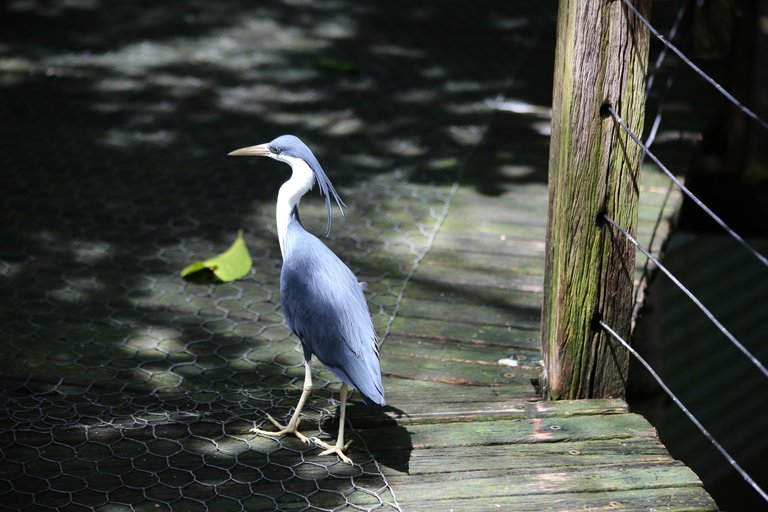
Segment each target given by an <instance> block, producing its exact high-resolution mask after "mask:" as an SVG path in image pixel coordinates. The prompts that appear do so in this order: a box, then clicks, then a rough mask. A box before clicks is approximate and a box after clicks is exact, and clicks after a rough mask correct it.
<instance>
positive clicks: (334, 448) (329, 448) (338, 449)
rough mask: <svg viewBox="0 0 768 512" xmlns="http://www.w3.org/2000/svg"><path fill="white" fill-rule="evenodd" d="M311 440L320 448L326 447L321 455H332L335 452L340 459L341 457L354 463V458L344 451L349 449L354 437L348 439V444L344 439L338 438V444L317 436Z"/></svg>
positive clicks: (349, 462) (348, 462)
mask: <svg viewBox="0 0 768 512" xmlns="http://www.w3.org/2000/svg"><path fill="white" fill-rule="evenodd" d="M310 440H311V441H312V443H314V444H315V445H316V446H319V447H320V448H325V449H324V450H323V451H322V452H320V455H331V454H334V453H335V454H336V455H337V456H338V457H339V459H341V461H342V462H346V463H347V464H352V459H350V458H349V457H347V455H346V454H345V453H344V452H345V451H347V448H349V445H351V444H352V439H350V440H349V441H347V443H346V444H344V440H343V439H338V440H337V441H336V444H334V445H330V444H328V443H326V442H325V441H321V440H320V439H318V438H316V437H312V438H310Z"/></svg>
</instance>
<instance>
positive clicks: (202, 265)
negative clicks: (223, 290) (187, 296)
mask: <svg viewBox="0 0 768 512" xmlns="http://www.w3.org/2000/svg"><path fill="white" fill-rule="evenodd" d="M251 266H253V261H252V260H251V255H250V253H249V252H248V248H247V247H246V246H245V241H244V240H243V232H242V230H241V231H238V233H237V239H235V242H234V243H233V244H232V245H231V246H230V248H229V249H227V250H226V251H224V252H223V253H221V254H219V255H217V256H214V257H213V258H208V259H207V260H204V261H196V262H194V263H192V264H190V265H187V266H186V267H184V270H182V271H181V277H186V276H188V275H190V274H194V273H195V272H199V271H201V270H204V269H209V270H210V271H211V272H213V273H214V275H215V276H216V277H218V278H219V279H220V280H222V281H223V282H225V283H226V282H229V281H234V280H235V279H240V278H241V277H243V276H244V275H246V274H247V273H248V272H249V271H250V270H251Z"/></svg>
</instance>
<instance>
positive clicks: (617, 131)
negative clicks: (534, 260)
mask: <svg viewBox="0 0 768 512" xmlns="http://www.w3.org/2000/svg"><path fill="white" fill-rule="evenodd" d="M633 1H634V2H635V5H636V6H637V7H638V8H639V10H640V12H642V13H644V15H646V14H647V13H648V10H649V5H648V4H649V1H648V0H633ZM648 39H649V37H648V32H647V30H646V29H645V27H644V26H643V25H642V24H641V22H640V21H639V20H638V19H637V18H636V17H635V16H633V14H632V12H631V11H629V10H628V8H627V6H626V5H624V3H623V2H622V0H613V1H611V0H560V6H559V9H558V21H557V46H556V51H555V78H554V92H553V104H552V140H551V145H550V154H549V219H548V223H547V250H546V253H547V254H546V270H545V283H544V306H543V312H542V346H543V347H542V348H543V353H544V366H545V368H544V375H543V389H544V392H545V395H546V396H547V397H549V398H554V399H569V398H598V397H622V396H624V392H625V383H626V375H627V365H628V357H629V355H628V354H627V353H626V351H625V350H623V349H621V348H620V347H618V346H617V345H616V344H614V343H613V342H612V341H611V339H610V338H609V337H608V336H607V335H606V334H604V333H602V332H601V331H600V329H599V328H596V327H595V323H596V319H597V318H602V319H603V320H604V321H605V322H606V323H607V324H609V325H611V326H612V327H613V328H614V329H616V330H617V332H618V333H619V334H621V335H623V336H628V335H629V330H630V315H631V308H632V284H633V280H634V262H635V249H634V247H633V246H632V245H631V244H630V243H629V242H628V241H627V240H626V239H624V238H623V237H622V236H621V235H620V234H617V233H615V232H614V231H613V230H612V229H611V227H610V226H605V225H601V223H600V221H599V220H598V219H599V218H600V217H601V213H602V212H605V213H607V214H608V215H609V216H610V217H611V218H613V219H614V220H616V221H617V222H618V223H619V224H621V225H622V226H624V227H625V228H626V229H628V230H629V231H630V232H632V233H634V232H635V229H636V225H637V196H638V186H637V178H638V170H639V161H640V153H641V152H640V149H639V148H638V147H637V145H636V144H635V143H634V142H632V141H631V140H630V139H629V138H628V137H627V135H626V133H625V132H623V130H622V129H621V127H620V126H618V124H617V123H616V122H615V121H614V120H613V118H612V117H611V116H610V114H608V112H607V111H606V108H605V106H606V105H610V106H611V107H613V109H614V110H615V111H616V112H617V113H618V114H619V115H620V116H621V117H622V118H623V119H624V120H625V121H626V122H627V124H628V125H629V127H630V129H631V130H632V131H633V132H635V133H638V134H639V133H641V132H642V126H643V119H644V109H645V78H646V72H647V62H648Z"/></svg>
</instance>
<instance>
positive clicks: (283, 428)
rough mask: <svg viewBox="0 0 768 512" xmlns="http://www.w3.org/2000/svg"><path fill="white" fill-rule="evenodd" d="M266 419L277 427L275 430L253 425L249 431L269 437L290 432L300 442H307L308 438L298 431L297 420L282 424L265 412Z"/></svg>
mask: <svg viewBox="0 0 768 512" xmlns="http://www.w3.org/2000/svg"><path fill="white" fill-rule="evenodd" d="M267 419H268V420H269V421H271V422H272V424H273V425H274V426H276V427H277V428H278V430H277V432H273V431H271V430H262V429H260V428H256V427H253V428H252V429H251V432H255V433H256V434H261V435H263V436H269V437H283V436H287V435H289V434H292V435H294V436H296V437H298V438H299V440H300V441H301V442H302V443H304V444H309V438H308V437H307V436H305V435H304V434H302V433H301V432H299V425H298V423H299V422H298V421H289V422H288V425H282V424H281V423H280V422H278V421H277V420H276V419H275V418H273V417H272V416H271V415H269V414H267Z"/></svg>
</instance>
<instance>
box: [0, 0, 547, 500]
mask: <svg viewBox="0 0 768 512" xmlns="http://www.w3.org/2000/svg"><path fill="white" fill-rule="evenodd" d="M527 4H528V2H519V3H516V2H513V3H505V2H487V3H484V4H483V5H482V6H479V5H476V4H475V3H470V2H436V3H433V4H423V5H419V6H418V7H414V6H412V5H411V4H410V3H405V2H392V3H386V4H382V5H359V4H357V3H354V2H314V3H313V2H288V3H279V2H273V3H272V2H267V3H264V4H262V5H260V6H259V7H253V6H248V5H246V4H244V3H243V4H241V3H238V2H229V1H227V2H219V3H215V4H211V3H208V2H194V1H193V2H185V3H183V5H182V4H179V5H175V4H171V5H163V6H157V5H155V4H154V3H151V2H134V3H131V4H130V5H120V6H113V5H111V4H110V5H109V6H107V4H106V3H105V2H100V1H98V0H89V1H85V0H83V1H60V2H57V1H53V2H42V1H40V2H38V1H35V0H25V1H21V0H20V1H15V2H8V3H5V4H4V5H3V6H2V7H1V8H0V9H2V10H3V12H2V16H0V18H1V19H2V21H0V27H2V30H3V33H4V34H5V36H7V37H4V43H3V45H2V46H0V89H2V94H0V108H1V109H2V112H3V117H4V118H5V119H6V120H7V121H8V120H10V121H11V122H6V123H3V125H2V127H0V132H1V134H2V139H3V141H4V145H5V146H6V149H5V150H4V151H3V152H2V155H1V156H0V159H1V161H2V167H3V169H4V172H5V176H6V179H5V185H4V188H5V192H4V193H3V194H2V198H1V199H0V201H2V212H3V213H2V215H3V222H2V223H1V225H0V240H2V242H1V244H2V246H1V247H2V248H1V250H0V275H1V276H2V281H3V283H2V295H3V303H4V306H3V308H2V312H0V385H1V386H2V390H3V394H2V397H1V398H0V410H1V412H0V508H4V509H12V510H21V509H24V510H65V511H79V510H110V511H117V510H171V509H173V510H217V511H221V510H307V509H311V510H336V509H343V508H350V509H355V510H370V509H383V510H388V509H394V510H397V509H399V508H400V507H399V505H398V503H397V498H396V496H395V495H394V493H393V492H392V489H391V488H390V487H389V486H388V484H387V481H386V478H385V477H384V474H383V473H382V471H381V467H380V466H379V463H378V462H377V461H376V460H375V457H374V455H373V454H372V453H371V451H370V450H368V449H367V446H366V444H365V442H364V441H363V439H362V438H361V437H360V436H359V435H358V434H357V433H356V432H355V431H354V430H351V434H350V435H351V436H352V437H353V438H357V441H356V442H355V443H354V444H353V445H352V447H351V449H350V455H351V457H352V458H353V460H354V461H355V464H354V465H353V466H349V465H346V464H342V463H339V462H338V461H337V459H336V458H331V457H319V456H317V453H318V452H319V450H317V449H316V448H314V447H312V446H307V445H304V444H302V443H301V442H299V441H298V440H297V439H295V438H292V437H287V438H283V439H270V438H266V437H262V436H259V435H256V434H253V433H251V432H250V429H251V428H252V427H253V426H254V425H258V424H260V423H261V422H262V421H263V420H264V417H265V414H266V413H267V412H269V413H270V414H272V415H273V416H275V417H276V418H284V417H286V416H288V415H289V414H290V412H291V411H292V407H293V406H294V405H295V402H296V400H297V398H298V395H299V391H300V387H301V381H302V379H303V367H302V355H301V350H300V348H299V346H298V344H297V342H296V340H295V339H294V338H293V337H291V336H290V335H289V332H288V330H287V329H286V327H285V326H284V325H283V318H282V314H281V309H280V302H279V296H278V293H279V268H280V251H279V248H278V245H277V240H276V238H275V236H274V234H273V231H274V220H273V204H274V203H273V201H274V197H275V196H276V192H277V188H278V187H279V184H280V183H281V181H282V180H284V179H285V178H286V177H287V174H286V170H287V168H286V169H284V168H282V167H279V166H277V164H271V163H268V162H266V161H259V162H247V163H246V162H244V161H243V160H238V161H236V162H232V161H228V160H227V159H226V158H225V157H224V155H226V153H227V152H228V151H230V150H232V149H234V148H236V147H241V146H243V145H247V144H255V143H259V142H264V141H266V140H269V139H271V138H273V137H274V136H276V135H278V134H280V133H285V132H294V133H297V134H299V135H300V136H302V137H303V138H304V139H305V140H306V141H307V142H308V143H309V144H310V146H311V147H313V149H314V150H315V151H316V153H317V155H318V157H319V159H320V161H321V162H322V163H323V165H324V167H325V168H326V170H327V171H328V173H329V175H330V176H331V179H332V180H333V181H334V183H335V185H336V186H337V188H338V189H339V190H340V192H341V194H342V197H343V198H344V199H345V201H346V202H347V204H349V205H350V208H349V210H348V215H347V216H345V217H339V216H338V215H336V216H335V219H334V227H333V230H332V235H331V239H330V240H329V241H328V243H329V245H330V246H331V247H332V248H333V249H334V250H335V251H336V252H337V253H339V254H340V255H341V256H342V258H343V259H344V260H345V261H346V262H347V263H348V264H349V265H350V267H351V268H352V270H353V271H355V272H356V273H357V274H358V277H359V278H360V279H361V280H363V281H366V282H367V283H368V289H367V292H366V295H367V299H368V301H369V304H370V307H371V311H372V313H373V315H374V320H375V324H376V327H377V332H379V334H384V333H386V332H388V326H389V325H390V324H391V321H392V319H393V318H394V316H395V315H396V313H397V308H398V301H399V299H400V298H401V296H402V292H403V290H404V286H406V285H407V280H408V277H409V275H410V272H411V271H412V270H413V269H414V267H415V266H416V265H417V264H418V261H419V259H420V258H421V257H422V256H423V255H424V254H425V252H426V251H427V250H428V249H429V243H430V237H431V235H432V233H433V231H434V229H435V228H436V226H437V225H438V224H439V222H440V219H441V216H442V215H443V213H444V209H445V207H446V205H447V204H448V202H449V200H450V197H451V194H452V189H451V184H452V183H453V181H454V180H455V179H456V176H457V172H458V170H459V168H460V163H461V161H462V159H463V158H465V157H466V155H468V154H469V153H470V152H471V151H472V149H473V148H474V147H475V144H476V143H477V141H478V140H479V138H480V136H481V134H482V130H483V126H484V125H485V123H486V122H487V119H488V116H489V114H490V112H491V110H492V106H491V103H490V102H489V101H488V100H489V99H493V98H495V97H496V95H497V94H499V93H500V92H502V91H503V90H505V88H507V87H509V85H510V80H509V78H510V69H513V68H514V65H515V63H517V62H519V61H520V55H521V54H523V53H525V52H527V51H529V50H530V48H531V47H532V45H531V40H532V38H533V34H537V33H539V31H540V29H541V26H548V25H547V23H549V22H551V19H552V12H551V11H549V12H547V13H545V14H543V15H542V11H541V9H542V7H541V5H538V6H537V7H536V8H534V7H533V6H530V5H527ZM22 26H23V27H24V28H23V30H22V29H21V28H20V27H22ZM513 53H514V55H513ZM276 166H277V167H276ZM302 219H303V220H305V222H306V223H307V224H308V228H309V230H310V231H313V232H315V233H320V232H321V231H322V228H323V226H322V222H323V219H324V215H323V213H322V205H321V203H320V202H319V201H312V200H307V201H305V202H304V203H303V204H302ZM239 228H243V229H244V230H245V234H246V242H247V244H248V246H249V248H250V250H251V253H252V256H253V259H254V267H253V270H252V271H251V272H250V274H249V275H248V276H246V278H244V279H241V280H238V281H236V282H233V283H227V284H221V283H214V282H210V281H206V280H200V279H197V280H191V281H184V280H182V279H180V278H179V276H178V272H179V270H180V269H181V268H183V267H184V266H185V265H187V264H188V263H190V262H192V261H194V260H198V259H201V258H204V257H208V256H210V255H212V254H215V253H218V252H221V251H223V250H224V249H225V248H226V247H227V246H228V244H229V243H230V242H231V241H232V239H233V238H234V234H235V233H236V231H237V229H239ZM388 371H390V372H391V371H395V369H392V370H388V369H386V368H384V372H385V373H387V372H388ZM315 374H316V376H317V377H316V379H315V386H316V387H315V390H314V392H313V394H312V397H311V399H310V401H309V402H308V404H307V407H306V409H305V410H306V418H305V420H304V422H303V426H304V428H305V429H308V430H309V432H313V433H314V434H315V435H320V436H332V435H334V433H335V428H334V427H333V422H332V421H331V420H332V418H333V417H334V414H335V412H336V408H335V402H334V399H333V396H334V393H336V392H337V391H338V386H337V384H336V383H335V382H334V381H333V379H332V378H331V377H330V374H328V373H327V372H325V370H322V369H321V368H319V365H316V366H315ZM327 429H331V431H330V432H326V430H327Z"/></svg>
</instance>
